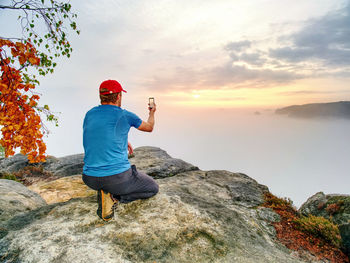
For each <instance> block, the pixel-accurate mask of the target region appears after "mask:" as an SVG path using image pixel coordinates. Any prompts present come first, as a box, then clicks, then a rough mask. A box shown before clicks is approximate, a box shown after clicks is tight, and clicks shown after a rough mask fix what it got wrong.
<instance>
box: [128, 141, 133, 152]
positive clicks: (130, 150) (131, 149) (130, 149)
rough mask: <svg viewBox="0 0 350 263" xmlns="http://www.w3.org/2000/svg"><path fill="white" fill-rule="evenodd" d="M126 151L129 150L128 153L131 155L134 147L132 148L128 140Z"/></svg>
mask: <svg viewBox="0 0 350 263" xmlns="http://www.w3.org/2000/svg"><path fill="white" fill-rule="evenodd" d="M128 151H129V155H132V154H133V153H134V149H133V148H132V146H131V144H130V142H128Z"/></svg>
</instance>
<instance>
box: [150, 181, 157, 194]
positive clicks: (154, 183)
mask: <svg viewBox="0 0 350 263" xmlns="http://www.w3.org/2000/svg"><path fill="white" fill-rule="evenodd" d="M151 192H152V193H154V195H156V194H157V193H158V192H159V185H158V184H157V182H156V181H155V180H153V185H152V189H151Z"/></svg>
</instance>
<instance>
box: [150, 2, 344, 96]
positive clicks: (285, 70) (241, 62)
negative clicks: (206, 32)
mask: <svg viewBox="0 0 350 263" xmlns="http://www.w3.org/2000/svg"><path fill="white" fill-rule="evenodd" d="M297 24H298V25H301V27H300V29H299V30H297V31H294V32H293V33H289V34H284V35H279V36H278V37H277V38H276V39H271V38H266V39H265V40H260V41H257V40H254V39H242V40H238V41H230V42H228V43H227V44H225V45H224V46H223V50H224V52H226V53H227V55H228V56H227V58H226V60H225V61H222V62H221V64H220V63H219V64H218V65H216V66H212V67H210V66H202V67H199V68H190V67H181V68H176V69H175V70H174V71H173V74H172V75H171V74H170V76H164V75H163V76H157V75H156V76H154V78H153V79H152V80H151V81H150V83H149V85H150V86H152V87H154V88H155V89H162V90H164V89H167V88H169V89H174V88H175V89H179V90H186V89H238V88H269V87H274V86H277V85H282V84H290V83H292V82H293V81H297V80H299V79H305V78H314V77H317V78H322V77H324V78H329V77H335V78H348V77H350V1H348V2H347V3H346V5H345V6H343V7H342V8H341V9H338V10H336V11H332V12H330V13H328V14H326V15H324V16H322V17H318V18H313V19H309V20H307V21H306V22H303V23H300V21H298V22H297ZM285 26H288V25H285ZM276 44H277V46H276V47H273V48H272V47H271V45H276ZM299 94H300V93H299ZM304 94H306V93H304Z"/></svg>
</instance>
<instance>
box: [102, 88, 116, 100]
mask: <svg viewBox="0 0 350 263" xmlns="http://www.w3.org/2000/svg"><path fill="white" fill-rule="evenodd" d="M105 91H108V89H101V92H105ZM119 93H120V92H117V93H112V94H105V95H101V94H100V100H101V103H109V102H111V103H116V102H117V99H118V94H119Z"/></svg>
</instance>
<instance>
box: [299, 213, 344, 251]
mask: <svg viewBox="0 0 350 263" xmlns="http://www.w3.org/2000/svg"><path fill="white" fill-rule="evenodd" d="M294 222H295V223H296V224H297V227H298V228H299V229H300V230H301V231H303V232H307V233H310V234H312V235H313V236H315V237H319V238H322V239H325V240H327V241H329V242H330V243H331V244H333V245H334V246H335V247H338V248H340V246H341V237H340V233H339V229H338V227H337V225H335V224H333V223H332V222H331V221H329V220H328V219H326V218H324V217H321V216H313V215H309V216H303V217H301V218H297V219H295V220H294Z"/></svg>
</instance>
